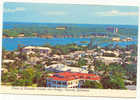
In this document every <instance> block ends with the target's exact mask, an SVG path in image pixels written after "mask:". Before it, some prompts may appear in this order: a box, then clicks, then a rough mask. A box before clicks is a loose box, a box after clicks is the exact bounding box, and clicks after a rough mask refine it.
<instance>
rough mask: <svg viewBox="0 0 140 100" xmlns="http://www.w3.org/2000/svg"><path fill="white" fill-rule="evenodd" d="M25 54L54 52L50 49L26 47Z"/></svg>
mask: <svg viewBox="0 0 140 100" xmlns="http://www.w3.org/2000/svg"><path fill="white" fill-rule="evenodd" d="M22 51H23V52H26V53H28V54H30V53H32V54H34V53H36V52H39V53H40V54H49V53H51V52H52V50H51V49H50V48H48V47H36V46H26V47H24V48H23V49H22Z"/></svg>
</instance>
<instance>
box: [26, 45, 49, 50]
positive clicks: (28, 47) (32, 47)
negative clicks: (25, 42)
mask: <svg viewBox="0 0 140 100" xmlns="http://www.w3.org/2000/svg"><path fill="white" fill-rule="evenodd" d="M24 49H44V50H46V49H49V50H51V49H50V48H48V47H36V46H27V47H24Z"/></svg>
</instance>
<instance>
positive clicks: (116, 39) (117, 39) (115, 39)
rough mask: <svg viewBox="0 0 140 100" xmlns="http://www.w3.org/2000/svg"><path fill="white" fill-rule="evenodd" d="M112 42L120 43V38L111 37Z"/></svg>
mask: <svg viewBox="0 0 140 100" xmlns="http://www.w3.org/2000/svg"><path fill="white" fill-rule="evenodd" d="M112 41H120V38H119V37H113V38H112Z"/></svg>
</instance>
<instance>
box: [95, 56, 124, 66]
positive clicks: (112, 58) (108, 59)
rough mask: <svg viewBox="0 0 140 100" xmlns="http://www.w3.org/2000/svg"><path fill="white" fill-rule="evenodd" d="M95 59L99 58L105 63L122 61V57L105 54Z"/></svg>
mask: <svg viewBox="0 0 140 100" xmlns="http://www.w3.org/2000/svg"><path fill="white" fill-rule="evenodd" d="M95 60H99V61H102V62H104V63H105V64H110V63H121V62H122V59H121V58H119V57H105V56H96V57H95Z"/></svg>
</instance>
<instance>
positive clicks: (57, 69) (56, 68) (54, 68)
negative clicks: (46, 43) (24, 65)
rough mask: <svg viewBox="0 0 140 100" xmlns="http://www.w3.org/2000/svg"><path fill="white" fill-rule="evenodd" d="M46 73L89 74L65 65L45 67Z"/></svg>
mask: <svg viewBox="0 0 140 100" xmlns="http://www.w3.org/2000/svg"><path fill="white" fill-rule="evenodd" d="M45 69H46V71H53V72H65V71H68V72H80V73H88V71H87V70H85V69H82V68H77V67H69V66H67V65H63V64H53V65H50V66H45Z"/></svg>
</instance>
